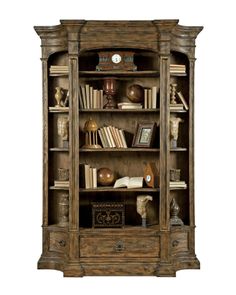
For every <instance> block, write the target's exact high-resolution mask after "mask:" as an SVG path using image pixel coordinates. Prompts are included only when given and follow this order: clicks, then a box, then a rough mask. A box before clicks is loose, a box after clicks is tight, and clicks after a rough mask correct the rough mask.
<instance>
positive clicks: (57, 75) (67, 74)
mask: <svg viewBox="0 0 236 295" xmlns="http://www.w3.org/2000/svg"><path fill="white" fill-rule="evenodd" d="M68 76H69V73H55V74H54V73H53V74H52V73H50V74H49V77H65V78H67V77H68Z"/></svg>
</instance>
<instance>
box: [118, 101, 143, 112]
mask: <svg viewBox="0 0 236 295" xmlns="http://www.w3.org/2000/svg"><path fill="white" fill-rule="evenodd" d="M117 106H118V109H121V110H131V109H142V108H143V106H142V104H141V103H132V102H119V103H118V104H117Z"/></svg>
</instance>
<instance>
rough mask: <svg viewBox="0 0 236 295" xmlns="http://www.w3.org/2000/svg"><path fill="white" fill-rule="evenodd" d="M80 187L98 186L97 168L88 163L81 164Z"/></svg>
mask: <svg viewBox="0 0 236 295" xmlns="http://www.w3.org/2000/svg"><path fill="white" fill-rule="evenodd" d="M79 175H80V187H82V188H86V189H89V188H97V168H94V167H91V166H90V165H88V164H80V165H79Z"/></svg>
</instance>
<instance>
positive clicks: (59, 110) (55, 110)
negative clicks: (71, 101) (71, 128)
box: [48, 107, 69, 113]
mask: <svg viewBox="0 0 236 295" xmlns="http://www.w3.org/2000/svg"><path fill="white" fill-rule="evenodd" d="M48 110H49V113H69V107H64V108H57V107H49V108H48Z"/></svg>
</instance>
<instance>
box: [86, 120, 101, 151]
mask: <svg viewBox="0 0 236 295" xmlns="http://www.w3.org/2000/svg"><path fill="white" fill-rule="evenodd" d="M84 132H85V145H83V148H87V149H100V148H102V147H101V146H100V145H99V144H98V126H97V123H96V122H95V121H94V120H92V119H91V118H90V119H89V120H88V121H86V122H85V124H84Z"/></svg>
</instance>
